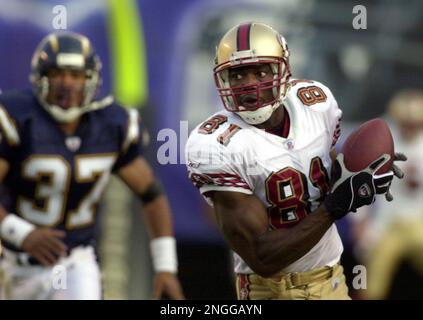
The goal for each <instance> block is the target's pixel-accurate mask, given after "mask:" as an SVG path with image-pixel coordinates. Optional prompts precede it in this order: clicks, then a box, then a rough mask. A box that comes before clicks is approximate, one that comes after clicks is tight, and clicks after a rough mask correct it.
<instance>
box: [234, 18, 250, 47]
mask: <svg viewBox="0 0 423 320" xmlns="http://www.w3.org/2000/svg"><path fill="white" fill-rule="evenodd" d="M250 30H251V23H246V24H243V25H241V26H239V28H238V33H237V46H238V51H242V50H249V49H250Z"/></svg>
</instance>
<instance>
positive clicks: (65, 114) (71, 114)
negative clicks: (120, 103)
mask: <svg viewBox="0 0 423 320" xmlns="http://www.w3.org/2000/svg"><path fill="white" fill-rule="evenodd" d="M113 100H114V99H113V97H112V96H111V95H109V96H107V97H105V98H103V99H102V100H99V101H93V102H91V103H89V104H87V105H85V106H83V107H72V108H69V109H63V108H61V107H59V106H57V105H51V104H48V103H47V102H46V101H45V100H44V99H40V104H41V105H42V106H43V108H44V109H45V110H46V111H47V112H48V113H50V114H51V115H52V117H53V118H54V119H56V120H57V121H59V122H61V123H68V122H72V121H74V120H76V119H77V118H79V117H80V116H82V115H83V114H84V113H86V112H88V111H94V110H99V109H103V108H105V107H107V106H109V105H111V104H112V103H113Z"/></svg>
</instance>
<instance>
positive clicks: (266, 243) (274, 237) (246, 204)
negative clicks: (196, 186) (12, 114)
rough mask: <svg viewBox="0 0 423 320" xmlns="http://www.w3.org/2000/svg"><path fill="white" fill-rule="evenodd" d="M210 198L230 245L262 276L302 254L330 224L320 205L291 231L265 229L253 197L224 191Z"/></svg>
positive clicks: (262, 214)
mask: <svg viewBox="0 0 423 320" xmlns="http://www.w3.org/2000/svg"><path fill="white" fill-rule="evenodd" d="M210 196H211V197H212V199H213V203H214V208H215V213H216V217H217V221H218V224H219V227H220V228H221V230H222V232H223V234H224V236H225V238H226V239H227V241H228V242H229V244H230V246H231V247H232V249H233V250H234V251H235V252H237V253H238V254H239V255H240V256H241V257H242V258H243V259H244V260H245V262H246V263H247V264H248V265H249V267H250V268H251V269H252V270H253V271H254V272H256V273H257V274H259V275H261V276H263V277H269V276H271V275H273V274H275V273H277V272H279V271H280V270H282V269H283V268H284V267H286V266H288V265H289V264H291V263H293V262H294V261H296V260H298V259H299V258H301V257H302V256H303V255H305V254H306V253H307V252H308V251H309V250H310V249H312V248H313V246H314V245H316V244H317V242H318V241H319V240H320V239H321V238H322V237H323V235H324V234H325V232H326V231H327V230H328V229H329V227H330V226H331V225H332V223H333V222H334V219H333V218H332V217H331V215H330V214H329V213H328V212H327V211H326V209H325V207H324V205H322V206H320V207H319V208H318V209H316V210H315V211H314V212H313V213H311V214H310V215H309V216H307V217H306V218H305V219H304V220H302V221H301V223H298V224H297V225H295V226H293V227H292V228H289V229H277V230H269V227H268V226H269V224H268V216H267V212H266V209H265V207H264V205H263V203H262V202H261V201H260V200H259V199H258V198H257V197H256V196H254V195H246V194H243V193H240V192H227V191H219V192H213V193H210Z"/></svg>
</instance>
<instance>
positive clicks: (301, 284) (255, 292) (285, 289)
mask: <svg viewBox="0 0 423 320" xmlns="http://www.w3.org/2000/svg"><path fill="white" fill-rule="evenodd" d="M236 289H237V296H238V299H240V300H249V299H251V300H269V299H270V300H325V299H326V300H349V299H351V298H350V297H349V296H348V287H347V285H346V283H345V276H344V273H343V268H342V266H341V265H340V264H336V265H335V266H333V267H323V268H319V269H314V270H310V271H307V272H298V273H296V272H294V273H288V274H281V275H277V276H272V277H270V278H263V277H260V276H259V275H257V274H255V273H252V274H237V279H236Z"/></svg>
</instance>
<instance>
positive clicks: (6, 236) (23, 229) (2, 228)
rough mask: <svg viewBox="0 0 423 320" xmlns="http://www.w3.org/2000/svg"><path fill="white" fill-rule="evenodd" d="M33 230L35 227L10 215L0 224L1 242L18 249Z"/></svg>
mask: <svg viewBox="0 0 423 320" xmlns="http://www.w3.org/2000/svg"><path fill="white" fill-rule="evenodd" d="M34 229H35V226H34V225H33V224H31V223H29V222H28V221H25V220H24V219H22V218H19V217H18V216H17V215H15V214H12V213H10V214H8V215H7V216H6V217H5V218H4V219H3V221H2V222H1V224H0V236H1V238H2V239H3V240H6V241H8V242H10V243H11V244H13V245H14V246H16V247H17V248H20V247H21V246H22V243H23V242H24V240H25V238H26V237H27V235H28V234H29V233H31V231H32V230H34Z"/></svg>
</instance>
